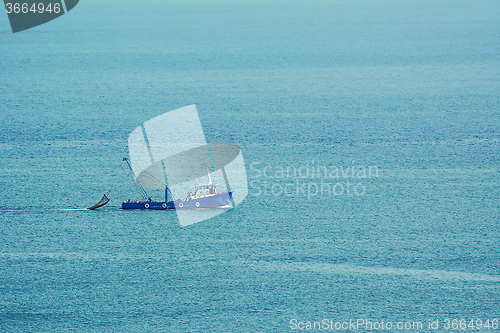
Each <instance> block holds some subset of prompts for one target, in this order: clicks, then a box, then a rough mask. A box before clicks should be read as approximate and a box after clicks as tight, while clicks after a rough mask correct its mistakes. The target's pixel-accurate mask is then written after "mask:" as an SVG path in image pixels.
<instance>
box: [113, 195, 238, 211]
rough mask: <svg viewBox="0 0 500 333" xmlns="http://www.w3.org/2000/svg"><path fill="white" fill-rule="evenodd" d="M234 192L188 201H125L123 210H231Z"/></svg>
mask: <svg viewBox="0 0 500 333" xmlns="http://www.w3.org/2000/svg"><path fill="white" fill-rule="evenodd" d="M232 196H233V192H224V193H219V194H216V195H211V196H206V197H203V198H197V199H191V200H187V201H182V200H176V201H167V202H165V201H163V202H162V201H152V200H151V201H130V200H129V201H124V202H123V203H122V209H153V210H168V209H196V208H198V209H199V208H229V207H230V204H231V198H232Z"/></svg>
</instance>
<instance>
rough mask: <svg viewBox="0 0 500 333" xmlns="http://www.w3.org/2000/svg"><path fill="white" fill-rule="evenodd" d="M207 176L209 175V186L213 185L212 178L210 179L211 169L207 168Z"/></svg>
mask: <svg viewBox="0 0 500 333" xmlns="http://www.w3.org/2000/svg"><path fill="white" fill-rule="evenodd" d="M207 174H208V185H211V184H213V182H212V177H210V169H209V168H208V167H207Z"/></svg>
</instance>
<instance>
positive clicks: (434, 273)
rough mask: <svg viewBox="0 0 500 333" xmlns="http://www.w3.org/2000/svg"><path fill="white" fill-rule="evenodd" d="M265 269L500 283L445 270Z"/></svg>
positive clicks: (302, 265) (490, 277)
mask: <svg viewBox="0 0 500 333" xmlns="http://www.w3.org/2000/svg"><path fill="white" fill-rule="evenodd" d="M263 266H264V268H265V269H269V270H291V271H309V272H317V273H325V274H333V275H386V276H400V277H408V278H414V279H419V280H439V281H457V282H458V281H462V282H465V281H485V282H500V275H488V274H478V273H466V272H458V271H445V270H433V269H430V270H423V269H407V268H392V267H378V266H374V267H364V266H355V265H349V264H338V265H335V264H327V263H301V262H299V263H277V262H275V263H269V262H265V263H263Z"/></svg>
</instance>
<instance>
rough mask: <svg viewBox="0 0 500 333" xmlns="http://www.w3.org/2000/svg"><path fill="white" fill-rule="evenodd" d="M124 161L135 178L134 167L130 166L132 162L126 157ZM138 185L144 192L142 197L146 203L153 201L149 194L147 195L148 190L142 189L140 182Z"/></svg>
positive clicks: (137, 181)
mask: <svg viewBox="0 0 500 333" xmlns="http://www.w3.org/2000/svg"><path fill="white" fill-rule="evenodd" d="M123 160H124V161H125V162H127V165H128V167H129V168H130V171H132V174H133V175H134V176H135V174H134V169H132V165H130V161H129V160H128V158H126V157H124V158H123ZM136 183H137V186H139V187H140V189H141V190H142V197H143V199H144V201H149V200H151V199H150V198H149V196H148V194H147V193H146V190H145V189H144V187H142V185H141V182H140V181H139V180H136Z"/></svg>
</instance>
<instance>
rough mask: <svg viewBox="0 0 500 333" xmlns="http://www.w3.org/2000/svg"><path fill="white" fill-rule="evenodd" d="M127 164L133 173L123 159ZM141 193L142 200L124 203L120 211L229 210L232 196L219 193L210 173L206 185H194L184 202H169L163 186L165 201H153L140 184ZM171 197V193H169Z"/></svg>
mask: <svg viewBox="0 0 500 333" xmlns="http://www.w3.org/2000/svg"><path fill="white" fill-rule="evenodd" d="M123 160H124V161H125V162H127V164H128V166H129V168H130V170H132V172H133V168H132V165H131V163H130V160H129V159H128V158H126V157H124V158H123ZM137 185H138V186H139V188H140V189H141V191H142V200H140V201H131V200H128V201H124V202H123V203H122V209H155V210H167V209H193V208H194V209H200V208H231V205H230V202H231V198H232V195H233V192H232V191H227V192H219V191H218V189H217V184H215V183H214V182H213V181H212V177H211V176H210V172H208V183H206V184H196V186H195V188H194V190H193V191H189V192H188V193H187V196H186V198H185V199H184V200H181V199H175V197H174V200H171V201H169V192H170V190H169V188H168V186H166V185H165V201H155V200H153V199H152V198H151V197H150V196H149V195H148V193H147V192H146V190H145V188H144V187H143V186H141V184H140V183H138V184H137ZM170 195H171V196H173V194H172V193H170Z"/></svg>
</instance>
